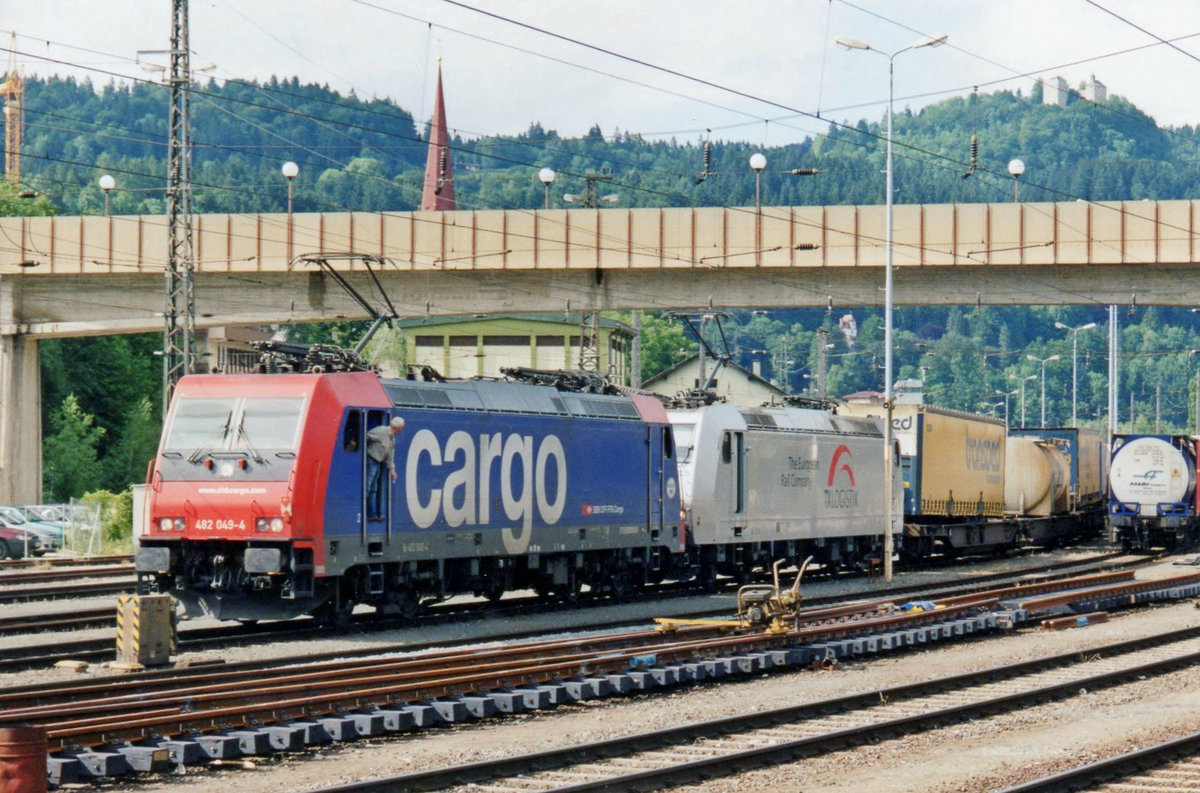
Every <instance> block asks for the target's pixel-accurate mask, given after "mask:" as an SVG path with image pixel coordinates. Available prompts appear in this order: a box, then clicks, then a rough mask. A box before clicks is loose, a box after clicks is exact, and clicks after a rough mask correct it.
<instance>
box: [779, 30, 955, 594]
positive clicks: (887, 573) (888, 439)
mask: <svg viewBox="0 0 1200 793" xmlns="http://www.w3.org/2000/svg"><path fill="white" fill-rule="evenodd" d="M946 38H947V36H946V34H945V33H943V34H941V35H938V36H930V37H929V38H924V39H921V40H920V41H917V42H916V43H914V44H910V45H908V46H907V47H904V48H903V49H899V50H896V51H895V52H891V53H888V52H884V51H883V50H880V49H875V48H873V47H872V46H871V45H869V44H864V43H863V42H861V41H856V40H855V39H850V38H846V37H844V36H838V38H837V40H836V43H837V45H838V46H839V47H843V48H845V49H849V50H866V51H868V52H877V53H879V54H880V55H882V56H884V57H885V58H887V59H888V107H887V180H886V181H887V186H886V187H885V189H884V193H885V196H884V197H885V199H886V202H887V244H886V246H885V262H884V285H883V345H884V352H883V407H884V411H885V412H886V418H885V420H884V429H883V440H884V447H883V466H884V475H883V496H884V500H885V501H886V502H887V505H886V507H885V508H884V511H885V514H886V516H887V523H886V525H885V526H884V530H883V578H884V580H885V581H891V580H892V553H893V550H894V549H893V539H892V524H893V521H894V512H895V505H894V504H893V503H892V500H893V498H894V493H893V490H894V483H893V481H892V465H893V463H894V461H893V459H892V458H893V456H894V453H895V452H894V449H893V448H892V447H893V446H894V445H895V444H894V441H893V437H894V432H893V428H892V104H893V102H894V101H895V93H896V91H895V79H894V78H895V62H896V56H897V55H899V54H900V53H902V52H907V51H909V50H915V49H918V48H920V47H936V46H938V45H939V44H944V43H946ZM763 165H766V162H764V163H763Z"/></svg>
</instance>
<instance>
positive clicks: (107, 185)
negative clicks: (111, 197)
mask: <svg viewBox="0 0 1200 793" xmlns="http://www.w3.org/2000/svg"><path fill="white" fill-rule="evenodd" d="M116 186H117V180H116V179H114V178H112V176H110V175H108V174H104V175H103V176H101V177H100V189H101V190H103V191H104V217H109V214H108V194H109V193H111V192H112V189H113V188H114V187H116Z"/></svg>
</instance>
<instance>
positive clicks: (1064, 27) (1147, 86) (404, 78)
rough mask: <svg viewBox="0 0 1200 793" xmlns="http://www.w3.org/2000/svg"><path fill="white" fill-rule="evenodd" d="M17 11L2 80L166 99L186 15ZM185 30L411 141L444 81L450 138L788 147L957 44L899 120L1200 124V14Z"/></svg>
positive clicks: (536, 4)
mask: <svg viewBox="0 0 1200 793" xmlns="http://www.w3.org/2000/svg"><path fill="white" fill-rule="evenodd" d="M5 6H6V8H5V13H4V14H3V15H2V16H0V26H10V27H7V29H6V28H4V27H0V33H2V35H3V42H4V44H5V47H6V48H7V49H9V52H8V53H5V59H6V61H10V59H11V58H12V57H14V55H13V51H15V57H16V60H17V64H18V65H19V67H20V68H21V69H22V70H23V72H24V73H25V74H37V75H42V76H48V75H51V74H59V75H74V76H76V77H80V78H82V77H87V78H89V79H91V80H92V82H93V83H95V84H97V85H104V84H107V83H108V82H110V81H121V80H124V79H129V78H136V79H151V80H153V79H161V72H158V73H156V72H154V71H150V70H146V69H144V68H143V66H144V65H150V66H152V65H154V64H158V65H163V64H165V63H166V57H165V56H164V55H162V54H152V53H143V54H141V55H139V51H148V50H165V49H166V48H167V47H168V46H169V43H170V34H171V0H102V2H97V1H96V0H2V2H0V7H5ZM1110 12H1111V13H1110ZM1118 16H1119V17H1124V19H1119V18H1118ZM189 19H190V48H191V51H192V57H191V63H192V68H193V69H199V68H201V67H206V66H210V65H211V66H212V69H211V70H210V71H207V72H204V75H206V76H208V75H211V76H212V77H214V78H215V79H217V80H226V79H232V78H242V79H256V80H266V79H269V78H270V77H271V76H272V75H275V76H279V77H291V76H293V75H294V76H297V77H298V78H299V79H300V80H301V82H314V83H320V84H327V85H329V86H330V87H331V88H333V89H335V90H338V91H341V92H344V93H348V92H350V91H353V92H354V93H355V94H357V95H358V96H359V97H374V98H385V99H390V100H393V101H395V102H396V103H397V104H399V105H400V106H401V107H402V108H404V109H405V110H408V111H409V112H411V113H412V114H413V115H414V117H415V118H416V119H417V120H418V122H423V121H425V120H428V118H429V116H430V115H431V113H432V107H433V94H434V86H435V84H436V75H437V69H438V64H439V62H440V64H441V68H442V72H443V82H444V90H445V101H446V107H447V115H448V119H449V125H450V126H451V127H452V128H453V129H454V131H455V132H457V133H458V134H460V135H463V136H465V137H477V136H481V135H491V134H516V133H519V132H522V131H524V130H526V129H528V128H529V126H530V124H531V123H535V122H536V123H540V124H541V125H542V127H543V128H545V129H552V130H555V131H557V132H558V133H559V134H560V135H562V136H564V137H573V136H579V135H582V134H584V133H586V131H587V130H588V129H589V128H590V127H591V126H593V125H599V127H600V129H601V131H602V132H604V133H605V134H606V135H607V134H609V133H612V132H614V131H617V130H620V131H621V132H629V133H636V134H641V135H644V136H646V137H647V138H649V139H671V138H674V139H676V140H679V141H698V140H703V139H704V138H706V137H710V138H711V139H713V140H726V141H746V142H750V143H757V144H759V145H763V146H777V145H783V144H786V143H791V142H795V141H799V140H803V139H805V138H807V137H811V136H813V135H815V134H819V133H821V132H823V131H824V130H825V129H827V120H833V121H839V122H840V121H850V122H851V123H853V122H856V121H858V120H859V119H862V118H866V119H870V120H878V119H881V118H882V117H883V115H884V112H885V109H886V105H887V98H888V57H887V54H888V53H893V52H896V51H898V50H901V49H904V48H906V47H909V46H910V45H912V44H914V43H916V42H917V41H920V40H923V39H925V38H926V37H928V36H933V35H937V34H942V33H945V34H947V36H948V39H947V42H946V44H945V45H943V46H939V47H926V48H921V49H915V50H909V51H906V52H903V53H900V54H898V55H897V57H896V58H895V60H894V61H893V64H894V95H895V106H896V109H897V110H901V109H903V108H905V107H908V108H912V109H914V110H915V109H919V108H920V107H921V106H923V105H924V104H927V103H929V102H934V101H938V100H941V99H944V98H947V97H952V96H965V95H967V94H969V93H970V92H971V91H972V90H974V89H975V88H976V87H978V90H979V91H980V92H990V91H996V90H1010V91H1017V90H1020V91H1021V92H1022V93H1023V94H1028V93H1029V91H1030V89H1031V88H1032V86H1033V84H1034V80H1035V79H1036V78H1037V77H1047V78H1048V77H1053V76H1061V77H1063V78H1065V79H1066V80H1067V82H1068V83H1069V84H1070V85H1072V86H1078V85H1079V83H1080V82H1081V81H1083V80H1086V79H1088V78H1089V77H1090V76H1092V75H1095V77H1096V78H1098V79H1099V80H1100V81H1101V82H1103V83H1104V84H1105V85H1106V86H1107V87H1108V91H1109V94H1110V95H1114V94H1115V95H1119V96H1123V97H1125V98H1126V99H1128V100H1129V101H1131V102H1133V103H1134V104H1135V105H1137V106H1138V107H1140V108H1141V109H1142V110H1143V111H1145V112H1146V113H1148V114H1149V115H1151V116H1152V117H1153V118H1155V119H1156V120H1157V121H1158V123H1159V124H1160V125H1171V126H1179V125H1183V124H1200V95H1198V94H1197V93H1196V92H1195V91H1194V90H1191V88H1190V87H1191V86H1192V85H1194V84H1195V83H1197V82H1198V81H1200V3H1197V2H1194V0H1003V1H1002V2H996V1H995V0H991V1H989V2H982V1H980V0H852V2H845V1H844V0H753V2H747V3H730V2H716V1H715V0H603V2H601V1H600V0H571V1H570V2H563V0H462V1H461V2H458V1H457V0H455V1H454V2H449V1H447V0H287V2H284V1H283V0H254V2H244V0H243V1H242V2H238V0H191V2H190V3H189ZM531 28H536V30H534V29H531ZM1139 28H1141V29H1140V30H1139ZM14 32H15V33H16V39H15V42H16V43H15V45H11V44H10V42H11V41H12V37H11V36H12V34H13V33H14ZM839 36H844V37H848V38H852V39H856V40H858V41H861V42H864V43H867V44H869V45H870V47H871V48H872V50H873V51H864V50H845V49H842V48H840V47H837V46H835V45H834V43H833V42H834V40H835V39H836V38H838V37H839ZM1157 37H1162V38H1167V39H1171V41H1172V43H1171V44H1165V43H1162V42H1161V41H1159V40H1158V38H1157Z"/></svg>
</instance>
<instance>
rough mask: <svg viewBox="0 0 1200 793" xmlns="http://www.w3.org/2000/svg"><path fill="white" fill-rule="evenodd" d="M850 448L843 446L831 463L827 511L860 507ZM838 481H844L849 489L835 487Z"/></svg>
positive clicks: (828, 477)
mask: <svg viewBox="0 0 1200 793" xmlns="http://www.w3.org/2000/svg"><path fill="white" fill-rule="evenodd" d="M852 456H853V455H852V454H851V452H850V447H849V446H847V445H846V444H844V443H843V444H841V445H840V446H838V447H837V450H836V451H834V453H833V459H832V460H831V461H830V462H829V473H828V474H827V475H826V477H825V507H826V509H854V508H855V507H857V506H858V489H857V488H856V486H855V484H854V468H853V467H851V465H850V459H849V458H850V457H852ZM838 480H844V482H845V483H846V484H849V487H846V486H845V484H843V486H842V487H834V483H835V482H836V481H838Z"/></svg>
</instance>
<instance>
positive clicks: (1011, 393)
mask: <svg viewBox="0 0 1200 793" xmlns="http://www.w3.org/2000/svg"><path fill="white" fill-rule="evenodd" d="M992 393H993V394H997V395H999V396H1002V397H1004V424H1005V426H1007V425H1008V398H1009V397H1010V396H1016V395H1017V394H1018V393H1019V391H1018V389H1016V388H1014V389H1013V390H1012V391H1001V390H1000V389H998V388H997V389H996V390H995V391H993V392H992Z"/></svg>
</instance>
